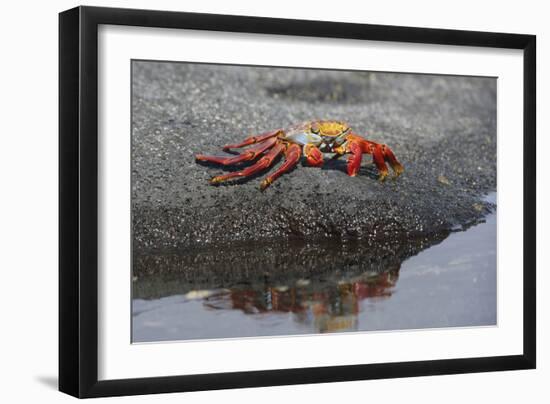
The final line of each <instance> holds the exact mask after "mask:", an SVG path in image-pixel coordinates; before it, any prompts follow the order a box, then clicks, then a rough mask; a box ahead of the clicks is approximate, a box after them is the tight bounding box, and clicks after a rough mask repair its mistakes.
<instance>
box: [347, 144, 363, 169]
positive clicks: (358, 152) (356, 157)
mask: <svg viewBox="0 0 550 404" xmlns="http://www.w3.org/2000/svg"><path fill="white" fill-rule="evenodd" d="M346 149H347V152H348V153H350V155H349V157H348V175H349V176H350V177H355V176H356V175H357V173H358V172H359V168H360V167H361V159H362V158H363V148H362V147H361V144H360V143H359V142H358V141H356V140H351V141H350V142H349V143H348V145H347V148H346Z"/></svg>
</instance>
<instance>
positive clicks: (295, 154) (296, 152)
mask: <svg viewBox="0 0 550 404" xmlns="http://www.w3.org/2000/svg"><path fill="white" fill-rule="evenodd" d="M301 155H302V150H300V146H298V145H297V144H291V145H290V146H288V148H287V149H286V152H285V161H284V163H283V164H281V166H280V167H279V168H278V169H277V170H276V171H275V172H274V173H273V174H271V175H269V176H268V177H267V178H266V179H265V180H263V181H262V183H261V184H260V189H261V190H262V191H263V190H264V189H266V188H267V187H268V186H270V185H271V184H272V183H273V181H275V180H276V179H277V178H279V177H280V176H281V175H283V174H284V173H286V172H287V171H290V170H292V168H294V167H295V166H296V164H297V163H298V161H299V160H300V156H301Z"/></svg>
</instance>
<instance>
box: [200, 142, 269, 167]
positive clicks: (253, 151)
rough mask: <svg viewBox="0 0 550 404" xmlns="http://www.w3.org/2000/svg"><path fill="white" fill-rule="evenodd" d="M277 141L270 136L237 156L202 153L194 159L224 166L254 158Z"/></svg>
mask: <svg viewBox="0 0 550 404" xmlns="http://www.w3.org/2000/svg"><path fill="white" fill-rule="evenodd" d="M275 143H277V138H274V137H272V138H270V139H267V140H265V141H263V142H261V143H258V144H256V145H255V146H251V147H249V148H248V149H246V150H244V151H243V152H242V153H241V154H239V155H237V156H231V157H224V156H205V155H204V154H197V155H196V156H195V159H196V160H198V161H209V162H212V163H218V164H223V165H224V166H227V165H232V164H237V163H240V162H241V161H249V160H254V159H255V158H256V157H258V156H259V155H260V154H262V153H263V152H265V151H266V150H268V149H270V148H271V147H273V145H274V144H275Z"/></svg>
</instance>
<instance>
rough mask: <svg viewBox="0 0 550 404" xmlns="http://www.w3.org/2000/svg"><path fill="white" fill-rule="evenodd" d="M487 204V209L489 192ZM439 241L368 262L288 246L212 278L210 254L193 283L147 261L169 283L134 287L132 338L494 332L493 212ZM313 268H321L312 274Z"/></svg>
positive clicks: (342, 252)
mask: <svg viewBox="0 0 550 404" xmlns="http://www.w3.org/2000/svg"><path fill="white" fill-rule="evenodd" d="M487 200H488V201H489V202H492V203H495V202H496V194H491V195H490V196H489V197H488V198H487ZM445 236H446V235H445ZM441 238H442V239H443V241H441V242H439V241H440V240H436V241H435V242H432V244H433V243H439V244H435V245H432V246H431V247H429V248H427V249H424V248H425V245H424V244H423V242H422V241H421V242H417V243H416V244H415V245H414V248H409V249H405V250H403V248H401V249H399V251H400V254H401V255H400V258H396V257H384V258H383V259H381V260H378V261H376V260H373V259H372V257H371V256H370V255H369V253H368V251H366V250H365V249H364V246H361V245H351V246H349V245H341V246H335V245H334V244H331V245H330V247H329V246H327V245H323V246H319V245H315V246H311V245H300V246H290V250H289V247H285V250H284V251H285V252H286V253H287V254H286V255H282V256H281V255H279V260H277V262H275V263H274V262H269V263H264V264H262V265H258V264H257V263H255V264H250V267H249V266H247V265H245V264H243V265H242V266H240V267H239V268H237V269H236V270H235V272H232V273H231V274H230V275H228V277H227V278H224V279H221V278H220V277H219V274H217V272H219V268H223V267H224V262H223V257H219V256H216V254H215V253H214V254H212V253H210V255H209V256H208V257H206V258H208V259H205V257H204V256H200V257H199V258H197V257H194V258H193V260H194V262H196V263H198V262H200V263H201V265H202V267H201V271H202V272H201V275H203V276H200V277H201V279H197V278H198V277H199V276H193V274H191V276H190V275H189V274H188V273H187V274H186V275H182V274H178V273H177V271H176V272H175V273H173V272H171V271H170V270H171V269H172V267H175V266H178V265H182V264H181V263H180V262H179V261H174V260H173V259H168V260H162V259H160V260H159V259H157V261H155V262H157V263H158V264H157V265H164V266H167V267H168V268H167V269H166V271H167V272H169V276H166V275H163V276H149V277H147V276H145V277H139V278H138V279H137V280H135V282H134V291H133V293H134V299H133V302H132V319H133V321H132V339H133V342H152V341H168V340H187V339H203V338H228V337H250V336H268V335H296V334H312V333H325V332H341V331H372V330H399V329H418V328H438V327H460V326H486V325H495V324H496V322H497V314H496V313H497V304H496V297H497V296H496V277H497V271H496V213H492V214H489V215H488V216H487V217H486V221H485V222H484V223H480V224H477V225H475V226H473V227H470V228H469V229H468V230H466V231H460V232H454V233H451V234H450V235H449V236H448V237H446V238H444V237H441ZM255 248H256V246H249V250H250V249H255ZM332 248H336V249H338V251H332V250H331V249H332ZM245 249H246V248H245ZM288 251H290V253H288ZM392 251H395V250H392ZM418 251H420V252H419V253H418V254H416V253H417V252H418ZM312 252H313V253H312ZM270 253H272V251H271V252H270ZM308 254H311V255H308ZM415 254H416V255H415ZM323 255H324V256H326V259H325V260H324V261H322V263H321V264H320V263H319V262H317V261H316V260H318V259H319V256H323ZM255 257H256V259H257V253H256V255H255ZM308 257H309V258H308ZM403 257H404V258H403ZM209 259H210V260H209ZM220 260H221V261H220ZM205 262H206V264H205ZM242 262H243V263H250V262H256V261H250V260H248V256H247V251H244V252H242ZM327 262H328V263H332V265H336V266H337V267H334V268H332V267H330V265H331V264H327ZM225 264H226V265H229V266H230V267H231V268H233V266H232V265H233V264H227V263H225ZM185 265H189V263H188V262H186V264H185ZM205 265H206V266H205ZM327 265H328V266H327ZM208 266H210V267H212V268H209V267H208ZM259 266H262V267H263V268H264V269H263V272H262V271H261V270H260V271H258V267H259ZM281 266H282V267H284V273H283V274H282V275H281V274H280V272H281V271H280V270H278V269H279V268H281ZM319 266H321V267H323V266H324V268H323V270H320V271H315V270H312V268H317V267H319ZM265 268H268V269H270V271H267V270H265ZM274 268H275V269H274ZM208 270H212V274H213V275H212V274H210V272H208ZM217 270H218V271H217ZM231 271H233V269H232V270H231ZM266 271H267V272H266ZM273 272H277V274H275V275H274V274H273Z"/></svg>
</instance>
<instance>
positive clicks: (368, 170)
mask: <svg viewBox="0 0 550 404" xmlns="http://www.w3.org/2000/svg"><path fill="white" fill-rule="evenodd" d="M280 160H281V157H279V158H277V159H276V160H275V162H274V164H273V165H272V166H271V167H269V168H266V169H264V170H261V171H258V172H257V173H254V174H252V175H249V176H247V177H240V178H235V179H231V180H230V181H228V182H221V183H219V184H214V185H215V186H222V187H225V186H232V185H238V184H244V183H246V182H248V181H252V180H254V179H257V178H259V177H264V176H266V175H267V174H268V173H269V172H272V171H273V170H274V169H275V166H276V165H277V164H278V163H279V162H280ZM254 163H256V161H245V162H241V163H239V164H237V165H232V166H224V165H221V164H217V163H213V162H210V161H200V160H197V161H196V164H198V165H200V166H203V167H207V168H212V169H218V170H220V169H222V170H223V171H224V172H226V173H232V172H236V171H241V170H243V169H245V168H247V167H250V166H252V165H253V164H254ZM298 166H300V167H298ZM297 168H299V169H304V168H305V169H316V168H315V167H311V166H309V165H308V164H307V162H306V161H305V160H304V159H302V161H301V162H300V163H299V164H297V165H296V166H295V167H293V168H292V169H290V170H289V171H287V172H286V173H285V174H284V175H287V174H289V173H291V172H293V171H294V170H296V169H297ZM320 169H321V170H335V171H340V172H342V173H344V174H346V175H347V163H346V162H345V161H343V160H335V159H327V160H325V163H324V164H323V166H322V167H321V168H320ZM218 175H219V174H218ZM359 175H361V176H364V177H367V178H370V179H372V180H375V181H376V180H378V171H377V169H376V167H375V166H374V165H364V166H362V167H361V168H360V170H359Z"/></svg>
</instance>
